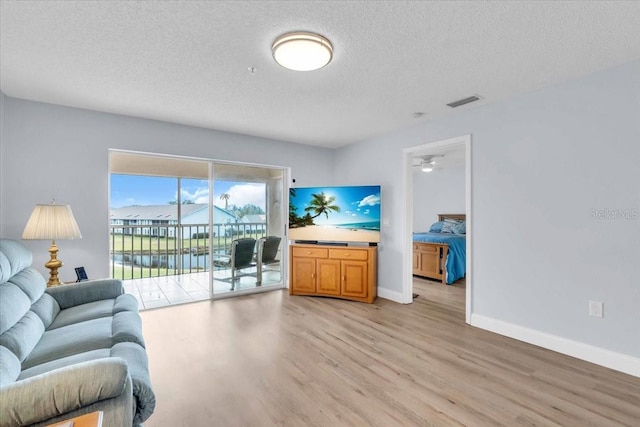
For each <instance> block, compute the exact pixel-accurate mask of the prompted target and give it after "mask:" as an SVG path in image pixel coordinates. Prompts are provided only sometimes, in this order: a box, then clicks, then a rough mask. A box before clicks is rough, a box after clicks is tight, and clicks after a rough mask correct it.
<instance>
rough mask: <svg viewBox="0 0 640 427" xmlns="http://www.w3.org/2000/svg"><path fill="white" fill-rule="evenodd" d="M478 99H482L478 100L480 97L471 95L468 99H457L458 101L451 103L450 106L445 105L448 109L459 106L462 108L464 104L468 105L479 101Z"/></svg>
mask: <svg viewBox="0 0 640 427" xmlns="http://www.w3.org/2000/svg"><path fill="white" fill-rule="evenodd" d="M480 99H482V98H480V96H478V95H473V96H470V97H468V98H464V99H459V100H457V101H454V102H452V103H450V104H447V105H448V106H449V107H451V108H457V107H461V106H463V105H465V104H469V103H470V102H475V101H479V100H480Z"/></svg>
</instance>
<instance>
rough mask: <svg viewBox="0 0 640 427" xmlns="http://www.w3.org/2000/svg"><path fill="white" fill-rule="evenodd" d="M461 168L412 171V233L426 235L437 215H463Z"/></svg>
mask: <svg viewBox="0 0 640 427" xmlns="http://www.w3.org/2000/svg"><path fill="white" fill-rule="evenodd" d="M464 178H465V171H464V164H462V165H452V166H449V167H447V168H444V169H436V170H434V171H432V172H422V171H421V170H420V168H413V228H412V230H413V231H417V232H420V231H429V227H430V226H431V224H433V223H434V222H436V221H437V220H438V214H441V213H465V199H464V197H465V182H464Z"/></svg>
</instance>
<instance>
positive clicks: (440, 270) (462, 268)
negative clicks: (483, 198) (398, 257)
mask: <svg viewBox="0 0 640 427" xmlns="http://www.w3.org/2000/svg"><path fill="white" fill-rule="evenodd" d="M465 220H466V217H465V215H464V214H439V215H438V223H444V224H447V223H448V224H447V226H451V224H453V223H458V224H459V223H461V222H464V221H465ZM434 225H435V224H434ZM465 225H466V224H465ZM460 227H461V226H459V227H458V229H457V230H456V231H460ZM445 228H446V226H445ZM461 228H462V231H466V230H465V229H464V228H465V227H461ZM434 229H435V230H437V229H438V228H437V227H434ZM466 240H467V238H466V234H456V233H452V232H447V233H442V232H434V231H426V232H414V233H413V245H412V247H413V274H414V275H416V276H421V277H426V278H428V279H433V280H439V281H442V283H443V284H446V285H450V284H452V283H453V282H455V281H456V280H459V279H461V278H463V277H464V276H465V274H466V251H467V242H466Z"/></svg>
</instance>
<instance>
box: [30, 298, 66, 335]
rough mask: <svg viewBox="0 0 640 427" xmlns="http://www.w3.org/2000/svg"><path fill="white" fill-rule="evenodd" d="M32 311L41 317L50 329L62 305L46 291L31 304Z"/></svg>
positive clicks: (45, 325)
mask: <svg viewBox="0 0 640 427" xmlns="http://www.w3.org/2000/svg"><path fill="white" fill-rule="evenodd" d="M31 311H33V312H34V313H35V314H37V315H38V317H40V320H42V323H43V324H44V327H45V329H48V328H50V327H51V324H52V323H53V320H54V319H55V318H56V316H57V315H58V313H60V306H59V305H58V302H57V301H56V300H55V299H54V298H53V297H52V296H51V295H49V294H46V293H45V294H43V295H42V296H41V297H40V299H39V300H38V301H36V302H35V303H34V304H33V305H32V306H31Z"/></svg>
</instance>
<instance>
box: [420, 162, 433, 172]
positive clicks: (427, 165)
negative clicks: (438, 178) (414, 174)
mask: <svg viewBox="0 0 640 427" xmlns="http://www.w3.org/2000/svg"><path fill="white" fill-rule="evenodd" d="M435 163H436V162H435V161H433V160H423V161H422V164H421V166H420V169H421V170H422V172H431V171H432V170H433V165H434V164H435Z"/></svg>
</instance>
